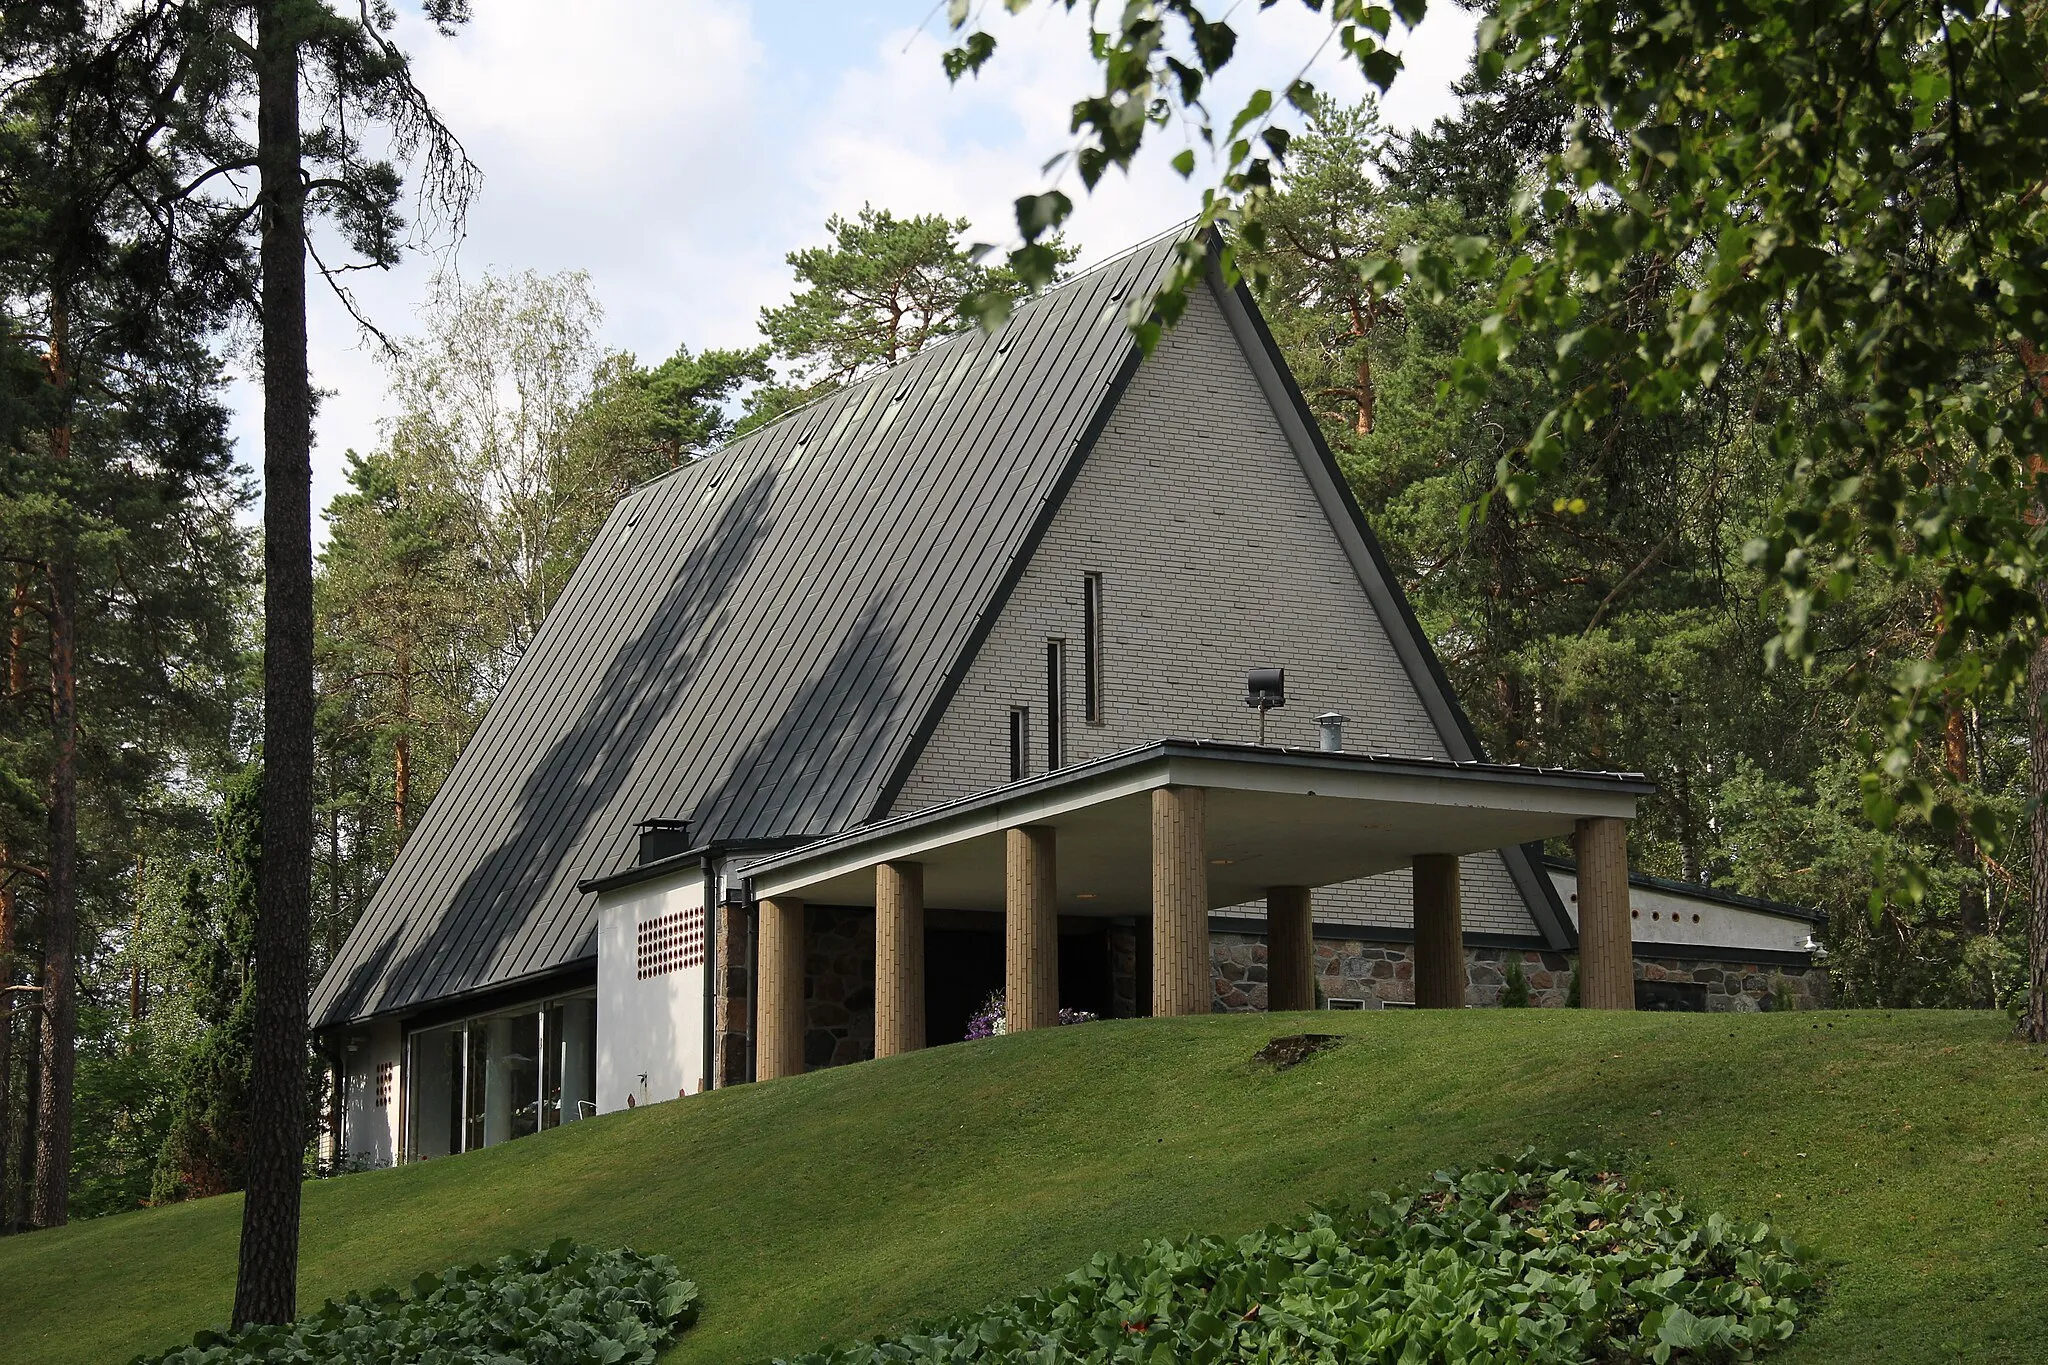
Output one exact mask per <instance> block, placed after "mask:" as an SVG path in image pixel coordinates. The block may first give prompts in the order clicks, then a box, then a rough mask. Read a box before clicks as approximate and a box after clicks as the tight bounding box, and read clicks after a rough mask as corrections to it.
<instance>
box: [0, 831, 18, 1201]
mask: <svg viewBox="0 0 2048 1365" xmlns="http://www.w3.org/2000/svg"><path fill="white" fill-rule="evenodd" d="M6 852H7V850H6V849H4V848H0V861H4V860H5V858H6ZM14 915H15V900H14V887H13V886H12V885H11V884H8V885H0V1237H5V1236H6V1235H7V1234H8V1233H10V1232H13V1231H14V1217H13V1214H14V1205H13V1204H12V1203H11V1202H9V1200H8V1198H7V1156H8V1153H10V1152H11V1151H13V1150H14Z"/></svg>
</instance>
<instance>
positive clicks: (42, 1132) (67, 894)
mask: <svg viewBox="0 0 2048 1365" xmlns="http://www.w3.org/2000/svg"><path fill="white" fill-rule="evenodd" d="M46 377H47V379H48V381H49V383H50V386H51V388H52V389H53V390H54V391H55V393H56V401H57V406H58V410H59V412H60V413H62V412H66V411H67V410H68V407H69V401H70V390H71V380H72V375H71V309H70V306H69V304H68V302H67V301H66V300H65V299H64V298H63V297H62V295H58V296H56V297H53V298H52V299H51V302H50V350H49V357H48V360H47V362H46ZM48 441H49V455H50V459H51V461H52V462H53V463H55V464H57V465H59V466H62V465H65V464H68V463H69V461H70V459H71V426H70V421H69V418H68V417H60V418H59V419H58V421H57V424H56V425H55V426H53V427H52V428H51V429H50V431H49V433H48ZM66 534H67V533H66V531H65V530H64V529H62V528H61V527H60V528H59V530H58V532H57V541H58V543H57V545H56V547H55V548H54V549H53V551H52V553H51V556H50V564H49V582H50V809H49V813H48V820H49V831H50V848H49V859H50V862H49V874H48V881H47V882H46V884H45V886H44V896H43V914H42V927H43V1042H42V1092H41V1094H40V1096H39V1097H38V1103H37V1122H36V1189H35V1200H34V1205H33V1210H32V1217H33V1218H34V1220H35V1225H36V1226H37V1227H40V1228H54V1227H62V1226H63V1225H64V1223H65V1221H66V1219H67V1218H68V1216H69V1209H70V1202H71V1098H72V1092H73V1090H74V1089H75V1086H76V1082H77V1077H78V875H77V873H78V568H77V564H76V562H75V560H74V558H73V556H72V554H71V549H70V547H69V546H68V545H67V544H65V543H64V537H65V535H66Z"/></svg>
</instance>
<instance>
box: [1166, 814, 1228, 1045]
mask: <svg viewBox="0 0 2048 1365" xmlns="http://www.w3.org/2000/svg"><path fill="white" fill-rule="evenodd" d="M1207 810H1208V792H1207V791H1205V790H1204V789H1203V788H1201V787H1157V788H1154V789H1153V792H1152V1013H1153V1014H1155V1015H1168V1014H1207V1013H1208V1012H1209V999H1210V996H1211V995H1212V994H1213V991H1212V990H1211V988H1210V985H1209V852H1208V837H1207V829H1206V825H1205V819H1206V814H1207Z"/></svg>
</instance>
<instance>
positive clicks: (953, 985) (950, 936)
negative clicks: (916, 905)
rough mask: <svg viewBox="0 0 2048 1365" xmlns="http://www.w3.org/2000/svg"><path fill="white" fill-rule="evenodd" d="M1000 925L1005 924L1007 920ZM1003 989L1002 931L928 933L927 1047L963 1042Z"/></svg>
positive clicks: (925, 935)
mask: <svg viewBox="0 0 2048 1365" xmlns="http://www.w3.org/2000/svg"><path fill="white" fill-rule="evenodd" d="M991 918H993V917H991ZM996 923H997V924H998V925H1000V924H1001V921H1000V920H997V921H996ZM1002 988H1003V936H1002V934H1001V932H999V931H998V930H983V929H926V930H925V931H924V1038H925V1045H926V1046H927V1047H937V1046H938V1045H939V1044H941V1043H957V1042H959V1041H960V1040H961V1039H963V1038H965V1037H966V1036H967V1021H968V1020H969V1019H971V1018H973V1017H974V1016H975V1014H977V1013H979V1012H980V1010H981V1007H982V1005H983V1003H985V1002H986V1001H987V1000H988V998H989V997H990V996H991V995H993V994H995V993H996V992H997V991H999V990H1001V989H1002Z"/></svg>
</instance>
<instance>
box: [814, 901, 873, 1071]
mask: <svg viewBox="0 0 2048 1365" xmlns="http://www.w3.org/2000/svg"><path fill="white" fill-rule="evenodd" d="M874 1055H875V915H874V912H873V911H872V910H834V909H829V908H826V907H824V906H816V905H813V906H809V907H806V909H805V910H804V1068H805V1069H806V1070H808V1071H815V1070H817V1069H818V1068H820V1067H826V1066H844V1065H845V1064H846V1063H848V1062H865V1061H867V1060H869V1059H870V1058H872V1057H873V1056H874Z"/></svg>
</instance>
